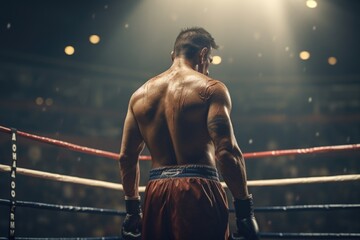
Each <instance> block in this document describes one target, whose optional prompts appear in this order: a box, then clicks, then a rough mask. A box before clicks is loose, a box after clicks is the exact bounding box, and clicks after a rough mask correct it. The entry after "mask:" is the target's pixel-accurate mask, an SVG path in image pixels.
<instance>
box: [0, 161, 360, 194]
mask: <svg viewBox="0 0 360 240" xmlns="http://www.w3.org/2000/svg"><path fill="white" fill-rule="evenodd" d="M0 171H3V172H10V171H11V167H10V166H7V165H3V164H0ZM16 172H17V173H19V174H21V175H26V176H31V177H37V178H42V179H48V180H54V181H59V182H68V183H76V184H82V185H87V186H93V187H103V188H109V189H115V190H123V185H122V184H119V183H112V182H106V181H100V180H94V179H88V178H80V177H73V176H68V175H61V174H55V173H49V172H43V171H37V170H31V169H26V168H19V167H18V168H16ZM359 180H360V174H349V175H337V176H325V177H305V178H284V179H268V180H250V181H248V182H247V184H248V186H249V187H260V186H261V187H264V186H285V185H295V184H313V183H328V182H345V181H359ZM221 185H222V186H223V187H227V186H226V184H225V183H224V182H221ZM139 192H145V186H140V187H139Z"/></svg>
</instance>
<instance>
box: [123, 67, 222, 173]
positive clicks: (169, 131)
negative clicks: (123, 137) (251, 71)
mask: <svg viewBox="0 0 360 240" xmlns="http://www.w3.org/2000/svg"><path fill="white" fill-rule="evenodd" d="M218 87H221V88H223V84H222V83H220V82H219V81H216V80H213V79H211V78H209V77H207V76H205V75H203V74H200V73H198V72H196V71H194V70H193V69H191V68H189V67H187V66H185V65H182V64H181V63H179V64H178V65H175V66H174V65H173V66H172V67H171V68H170V69H169V70H167V71H166V72H164V73H162V74H160V75H158V76H157V77H155V78H152V79H150V80H149V81H147V82H146V83H145V84H144V85H143V86H142V87H141V88H139V89H138V90H137V91H136V92H135V93H134V94H133V96H132V98H131V102H130V104H131V106H132V110H133V113H134V116H135V118H136V120H137V122H138V126H139V128H140V132H141V134H142V136H143V138H144V141H145V144H146V146H147V147H148V149H149V151H150V153H151V156H152V164H153V167H161V166H168V165H184V164H204V165H211V166H215V156H214V145H213V142H212V140H211V138H210V136H209V132H208V128H207V125H206V123H207V114H208V109H209V102H208V101H209V99H210V98H211V95H212V93H213V92H214V91H215V89H216V88H218Z"/></svg>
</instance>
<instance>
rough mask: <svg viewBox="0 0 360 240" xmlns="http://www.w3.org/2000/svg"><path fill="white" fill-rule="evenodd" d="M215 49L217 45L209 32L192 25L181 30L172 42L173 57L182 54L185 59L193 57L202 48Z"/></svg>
mask: <svg viewBox="0 0 360 240" xmlns="http://www.w3.org/2000/svg"><path fill="white" fill-rule="evenodd" d="M204 47H207V48H209V49H210V47H212V48H214V49H217V48H218V45H216V43H215V39H214V38H213V37H212V36H211V34H210V33H209V32H208V31H206V30H205V29H204V28H201V27H192V28H186V29H183V30H181V32H180V33H179V35H178V36H177V38H176V40H175V44H174V54H175V57H177V56H179V55H181V54H183V55H184V56H185V57H186V58H187V59H192V58H194V56H195V54H196V53H197V52H198V51H200V50H201V49H202V48H204Z"/></svg>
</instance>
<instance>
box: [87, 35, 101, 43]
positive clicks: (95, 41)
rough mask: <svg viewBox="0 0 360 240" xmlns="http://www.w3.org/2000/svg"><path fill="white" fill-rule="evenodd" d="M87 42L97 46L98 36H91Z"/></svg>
mask: <svg viewBox="0 0 360 240" xmlns="http://www.w3.org/2000/svg"><path fill="white" fill-rule="evenodd" d="M89 41H90V42H91V43H92V44H98V43H99V42H100V36H99V35H96V34H93V35H91V36H90V37H89Z"/></svg>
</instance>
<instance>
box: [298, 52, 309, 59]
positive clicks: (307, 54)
mask: <svg viewBox="0 0 360 240" xmlns="http://www.w3.org/2000/svg"><path fill="white" fill-rule="evenodd" d="M299 57H300V59H301V60H308V59H309V58H310V53H309V52H308V51H302V52H300V54H299Z"/></svg>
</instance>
